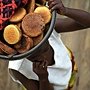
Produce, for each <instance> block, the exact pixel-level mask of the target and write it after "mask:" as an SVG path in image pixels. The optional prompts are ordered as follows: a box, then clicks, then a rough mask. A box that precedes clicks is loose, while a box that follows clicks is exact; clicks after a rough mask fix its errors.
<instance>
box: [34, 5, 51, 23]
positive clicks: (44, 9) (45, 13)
mask: <svg viewBox="0 0 90 90" xmlns="http://www.w3.org/2000/svg"><path fill="white" fill-rule="evenodd" d="M34 12H35V13H39V14H41V16H42V17H43V19H44V22H45V24H47V23H49V22H50V20H51V12H50V10H49V9H48V8H47V7H46V6H40V7H37V8H36V9H35V11H34Z"/></svg>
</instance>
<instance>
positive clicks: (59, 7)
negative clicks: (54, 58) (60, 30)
mask: <svg viewBox="0 0 90 90" xmlns="http://www.w3.org/2000/svg"><path fill="white" fill-rule="evenodd" d="M48 5H49V9H51V11H53V10H56V11H57V13H58V14H61V15H64V14H65V12H66V8H65V7H64V5H63V3H62V1H61V0H48Z"/></svg>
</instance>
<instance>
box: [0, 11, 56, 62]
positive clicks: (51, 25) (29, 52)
mask: <svg viewBox="0 0 90 90" xmlns="http://www.w3.org/2000/svg"><path fill="white" fill-rule="evenodd" d="M55 20H56V11H53V12H52V18H51V22H50V26H49V29H48V31H47V33H46V35H45V36H44V38H43V40H42V41H41V42H40V43H39V44H38V45H36V46H35V47H33V48H32V49H30V50H29V51H27V52H25V53H23V54H19V55H7V56H6V55H0V60H7V61H12V60H19V59H22V58H26V57H28V56H31V55H33V54H34V53H35V52H37V50H38V49H39V48H40V47H41V46H42V45H43V44H44V43H45V42H46V41H47V40H48V38H49V37H50V35H51V33H52V31H53V28H54V25H55Z"/></svg>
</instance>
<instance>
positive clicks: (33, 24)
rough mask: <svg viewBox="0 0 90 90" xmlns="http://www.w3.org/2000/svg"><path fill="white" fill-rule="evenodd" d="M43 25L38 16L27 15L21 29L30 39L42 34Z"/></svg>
mask: <svg viewBox="0 0 90 90" xmlns="http://www.w3.org/2000/svg"><path fill="white" fill-rule="evenodd" d="M44 27H45V23H44V20H43V18H42V17H41V15H40V14H37V13H29V14H27V15H26V16H25V17H24V18H23V21H22V29H23V31H24V33H25V34H26V35H28V36H30V37H37V36H38V35H40V34H41V33H42V30H43V29H44Z"/></svg>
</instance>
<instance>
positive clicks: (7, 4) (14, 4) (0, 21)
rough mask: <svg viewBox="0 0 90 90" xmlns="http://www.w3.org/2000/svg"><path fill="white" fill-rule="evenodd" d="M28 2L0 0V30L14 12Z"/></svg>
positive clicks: (23, 0)
mask: <svg viewBox="0 0 90 90" xmlns="http://www.w3.org/2000/svg"><path fill="white" fill-rule="evenodd" d="M27 1H28V0H0V30H3V28H4V27H5V26H6V25H7V24H8V20H9V19H10V18H11V16H12V15H13V14H14V12H15V10H16V9H17V8H18V7H19V6H22V5H25V4H26V3H27Z"/></svg>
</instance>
